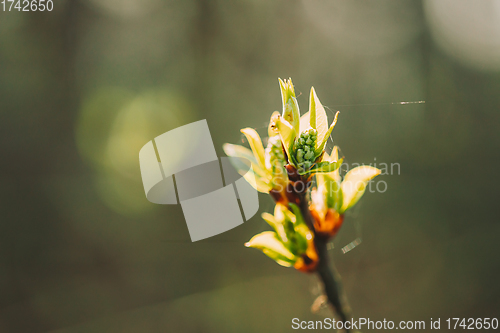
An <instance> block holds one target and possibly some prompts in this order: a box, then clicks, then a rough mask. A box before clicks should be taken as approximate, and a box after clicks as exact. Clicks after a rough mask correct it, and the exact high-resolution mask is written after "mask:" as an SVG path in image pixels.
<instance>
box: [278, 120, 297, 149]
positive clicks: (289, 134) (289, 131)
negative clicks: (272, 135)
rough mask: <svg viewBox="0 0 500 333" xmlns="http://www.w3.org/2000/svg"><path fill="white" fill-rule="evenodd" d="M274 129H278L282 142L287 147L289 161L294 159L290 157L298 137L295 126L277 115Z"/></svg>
mask: <svg viewBox="0 0 500 333" xmlns="http://www.w3.org/2000/svg"><path fill="white" fill-rule="evenodd" d="M272 122H273V125H272V126H273V127H276V129H277V130H278V133H279V134H280V138H281V142H282V143H283V146H284V147H285V152H286V154H287V156H288V158H289V159H291V158H293V157H292V156H291V155H290V152H291V150H292V148H293V143H294V141H295V137H296V136H297V132H296V131H295V130H294V128H293V126H292V125H291V124H290V123H289V122H288V121H286V120H284V119H283V117H281V116H279V115H277V116H276V117H274V118H273V120H272Z"/></svg>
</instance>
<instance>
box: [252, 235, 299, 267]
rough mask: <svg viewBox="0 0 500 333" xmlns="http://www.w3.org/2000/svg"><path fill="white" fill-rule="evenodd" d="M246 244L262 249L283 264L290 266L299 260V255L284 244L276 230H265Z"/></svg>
mask: <svg viewBox="0 0 500 333" xmlns="http://www.w3.org/2000/svg"><path fill="white" fill-rule="evenodd" d="M245 246H246V247H253V248H256V249H259V250H261V251H262V252H264V254H265V255H267V256H268V257H269V258H271V259H273V260H274V261H276V262H277V263H278V264H280V265H281V266H286V267H290V266H292V265H293V264H294V263H295V262H296V261H297V257H296V256H294V255H293V253H291V252H290V251H289V250H288V249H287V248H286V247H285V246H284V245H283V243H282V242H281V241H280V240H279V238H278V236H277V235H276V233H275V232H274V231H264V232H262V233H260V234H257V235H255V236H253V237H252V239H250V240H249V241H248V243H246V244H245Z"/></svg>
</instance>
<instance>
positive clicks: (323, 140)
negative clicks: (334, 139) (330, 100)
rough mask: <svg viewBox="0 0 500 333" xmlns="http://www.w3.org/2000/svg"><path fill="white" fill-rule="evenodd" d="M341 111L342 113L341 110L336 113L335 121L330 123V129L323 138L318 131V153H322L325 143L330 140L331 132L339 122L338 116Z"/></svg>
mask: <svg viewBox="0 0 500 333" xmlns="http://www.w3.org/2000/svg"><path fill="white" fill-rule="evenodd" d="M339 113H340V112H339V111H337V113H335V117H334V118H333V122H332V124H331V125H330V128H328V131H327V132H326V133H325V136H324V137H323V138H322V139H320V137H319V132H318V139H317V140H318V141H316V142H318V147H317V148H316V151H315V153H316V155H318V154H320V153H321V151H323V149H324V148H325V145H326V143H327V141H328V138H329V137H330V134H331V133H332V131H333V128H334V127H335V124H336V123H337V118H338V116H339Z"/></svg>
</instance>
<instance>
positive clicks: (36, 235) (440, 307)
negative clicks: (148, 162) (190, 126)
mask: <svg viewBox="0 0 500 333" xmlns="http://www.w3.org/2000/svg"><path fill="white" fill-rule="evenodd" d="M499 18H500V6H498V3H497V2H494V1H486V0H484V1H481V2H470V1H464V0H460V1H449V0H441V1H425V2H421V1H406V0H404V1H403V0H392V1H333V2H324V1H295V0H294V1H285V0H282V1H262V0H260V1H239V0H238V1H208V0H196V1H180V0H177V1H174V0H169V1H160V0H147V1H139V0H127V1H116V0H100V1H99V0H92V1H90V0H87V1H84V0H80V1H69V0H67V1H62V0H61V1H55V4H54V10H53V11H52V12H50V13H49V12H44V13H25V12H21V13H19V12H0V114H1V122H0V152H1V153H2V163H1V164H0V176H1V186H0V202H1V203H0V219H1V222H0V332H47V331H54V332H56V331H57V332H288V331H291V320H292V318H295V317H298V318H301V319H304V320H306V319H313V320H316V319H321V318H322V316H329V315H331V313H329V312H327V311H325V312H323V313H321V315H313V314H311V313H310V305H311V304H312V302H313V300H314V298H315V297H316V296H317V295H318V290H317V281H316V279H315V278H314V277H313V276H307V275H304V274H301V273H298V272H296V271H294V270H292V269H286V268H282V267H280V266H278V265H276V264H275V263H274V262H272V261H271V260H269V259H267V258H266V257H265V256H263V255H262V254H261V253H259V252H258V251H255V250H251V249H246V248H244V247H243V243H244V242H245V241H247V240H248V239H249V238H250V237H251V236H252V235H253V234H255V233H257V232H260V231H262V230H264V229H266V228H267V227H266V225H265V223H264V222H263V221H262V220H261V219H260V217H259V216H255V217H254V218H252V219H251V220H250V221H248V222H246V223H245V224H243V225H242V226H240V227H238V228H236V229H234V230H231V231H229V232H227V233H224V234H222V235H219V236H216V237H213V238H210V239H207V240H204V241H200V242H196V243H191V242H190V241H189V234H188V231H187V227H186V224H185V222H184V218H183V216H182V211H181V209H180V207H179V206H159V205H154V204H151V203H149V202H148V201H147V200H146V198H145V195H144V191H143V188H142V184H141V178H140V173H139V164H138V151H139V149H140V148H141V147H142V145H143V144H145V143H146V142H147V141H149V140H150V139H152V138H153V137H155V136H157V135H159V134H161V133H163V132H166V131H168V130H170V129H173V128H175V127H177V126H181V125H183V124H187V123H189V122H192V121H195V120H199V119H207V121H208V124H209V126H210V129H211V133H212V136H213V140H214V143H215V145H216V149H217V152H218V153H219V155H220V156H222V155H223V152H222V149H221V146H222V144H223V143H224V142H232V143H240V142H241V140H242V137H241V135H240V132H239V129H240V128H242V127H247V126H250V127H254V128H257V129H258V130H259V131H260V132H262V133H265V131H266V126H267V124H266V122H267V121H268V119H269V118H268V117H269V116H270V114H271V112H272V111H274V110H276V109H279V108H280V107H281V105H280V103H281V102H280V96H279V87H278V81H277V77H278V76H279V77H283V78H287V77H289V76H291V77H292V78H293V80H294V83H295V85H296V92H298V93H301V96H300V97H299V103H300V105H301V106H302V110H305V109H307V105H308V91H309V88H310V86H311V85H314V86H315V88H316V90H317V92H318V95H319V97H320V98H321V100H322V102H323V103H324V104H325V105H326V106H328V108H329V110H331V111H335V110H340V111H341V114H340V117H339V122H338V124H337V128H336V129H335V131H334V134H333V139H334V141H335V142H336V144H338V145H340V147H341V149H342V153H343V154H345V156H346V158H347V162H349V163H366V164H368V163H374V162H376V163H399V164H400V170H401V172H400V174H394V175H387V176H383V177H381V178H380V180H384V181H385V182H386V183H387V191H386V192H385V193H367V194H366V195H365V197H364V198H363V200H362V204H361V205H360V207H359V208H358V209H357V210H356V212H355V213H354V214H352V215H351V216H349V217H348V218H347V219H346V223H345V226H344V228H343V230H342V231H341V232H340V235H339V237H338V239H337V240H336V242H335V248H334V249H333V250H332V252H333V256H334V258H335V261H336V264H337V266H338V269H339V271H340V273H341V274H342V276H343V281H344V285H345V288H346V293H347V295H348V296H349V299H350V302H351V305H352V307H353V310H354V313H355V316H356V317H365V318H371V319H373V320H377V319H383V318H387V319H388V320H394V321H398V320H425V321H428V320H429V319H430V318H431V317H432V318H434V319H435V318H439V317H441V318H443V320H444V319H446V318H448V317H460V318H461V317H472V318H477V317H481V318H483V317H490V318H491V317H495V316H496V317H498V316H499V312H498V310H499V308H500V301H499V300H500V297H499V296H500V287H499V285H498V275H499V273H500V267H499V263H500V262H499V258H498V254H499V253H500V251H499V250H500V245H499V244H500V243H499V242H498V235H499V232H500V226H499V225H498V221H499V211H498V206H497V205H498V204H497V203H496V200H497V198H498V197H497V196H496V191H497V190H498V185H499V177H498V176H495V171H496V170H497V169H498V165H499V162H500V155H499V153H498V149H499V147H500V134H499V132H500V128H499V124H500V113H499V107H500V94H499V93H498V92H499V88H500V74H499V73H500V72H499V69H500V63H499V62H500V51H499V49H498V47H499V46H498V40H500V34H499V33H498V31H500V30H498V22H500V19H499ZM401 101H405V102H417V101H425V103H411V104H399V102H401ZM331 114H333V112H332V113H330V116H331ZM179 147H182V143H179ZM172 158H175V157H172ZM375 159H376V160H375ZM271 208H272V202H271V201H270V199H269V198H268V197H265V196H262V197H261V211H270V209H271ZM356 237H360V238H362V240H363V242H362V243H361V244H360V245H359V246H358V247H356V248H354V249H353V250H352V251H350V252H348V253H346V254H343V253H342V251H340V248H342V247H343V246H345V245H347V244H348V243H349V242H351V241H352V240H354V239H355V238H356Z"/></svg>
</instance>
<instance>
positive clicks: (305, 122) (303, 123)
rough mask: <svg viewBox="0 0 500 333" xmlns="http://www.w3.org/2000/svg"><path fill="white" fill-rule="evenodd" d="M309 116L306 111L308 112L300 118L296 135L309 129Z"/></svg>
mask: <svg viewBox="0 0 500 333" xmlns="http://www.w3.org/2000/svg"><path fill="white" fill-rule="evenodd" d="M310 114H311V113H310V112H309V111H308V112H306V113H304V114H303V115H302V116H301V117H300V126H299V128H300V130H299V132H298V133H302V132H304V131H305V130H306V129H308V128H309V127H311V125H310V123H309V121H310V119H309V118H310V117H309V115H310Z"/></svg>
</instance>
